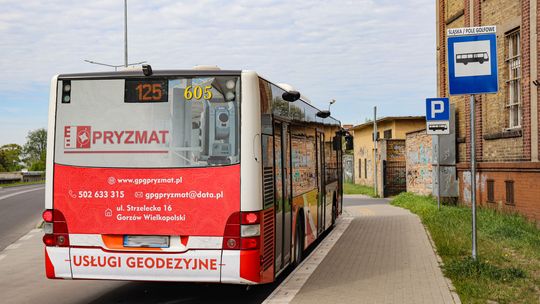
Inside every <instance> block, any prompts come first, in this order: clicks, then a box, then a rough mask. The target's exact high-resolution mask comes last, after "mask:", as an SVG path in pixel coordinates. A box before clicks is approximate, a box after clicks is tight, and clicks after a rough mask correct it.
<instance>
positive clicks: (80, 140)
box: [64, 126, 92, 149]
mask: <svg viewBox="0 0 540 304" xmlns="http://www.w3.org/2000/svg"><path fill="white" fill-rule="evenodd" d="M91 134H92V127H90V126H65V127H64V148H65V149H88V148H90V136H91Z"/></svg>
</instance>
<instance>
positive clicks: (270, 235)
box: [261, 208, 274, 271]
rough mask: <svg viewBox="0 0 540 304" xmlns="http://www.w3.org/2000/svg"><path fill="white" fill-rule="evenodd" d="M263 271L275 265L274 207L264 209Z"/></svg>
mask: <svg viewBox="0 0 540 304" xmlns="http://www.w3.org/2000/svg"><path fill="white" fill-rule="evenodd" d="M262 221H263V252H262V263H261V264H262V267H263V271H265V270H267V269H268V268H270V267H272V265H274V208H270V209H267V210H265V211H263V216H262Z"/></svg>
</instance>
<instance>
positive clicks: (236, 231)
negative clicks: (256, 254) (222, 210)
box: [222, 211, 261, 249]
mask: <svg viewBox="0 0 540 304" xmlns="http://www.w3.org/2000/svg"><path fill="white" fill-rule="evenodd" d="M260 218H261V217H260V212H259V211H255V212H253V211H250V212H235V213H233V214H231V216H229V219H228V220H227V224H226V225H225V232H224V234H223V244H222V248H223V249H259V247H260V235H261V226H260Z"/></svg>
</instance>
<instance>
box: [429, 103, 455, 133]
mask: <svg viewBox="0 0 540 304" xmlns="http://www.w3.org/2000/svg"><path fill="white" fill-rule="evenodd" d="M449 119H450V100H449V99H448V98H427V99H426V130H427V134H430V135H440V134H443V135H444V134H450V122H449Z"/></svg>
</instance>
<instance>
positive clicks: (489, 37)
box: [447, 26, 499, 260]
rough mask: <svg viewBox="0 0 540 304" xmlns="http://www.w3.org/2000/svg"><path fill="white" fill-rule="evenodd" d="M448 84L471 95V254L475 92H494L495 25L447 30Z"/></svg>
mask: <svg viewBox="0 0 540 304" xmlns="http://www.w3.org/2000/svg"><path fill="white" fill-rule="evenodd" d="M447 36H448V58H447V60H448V84H449V86H450V95H471V102H470V106H471V108H470V109H471V110H470V111H471V122H470V126H471V128H470V129H471V133H470V136H471V206H472V257H473V258H474V259H475V260H476V258H477V241H476V157H475V149H476V143H475V98H474V95H475V94H486V93H497V91H498V90H499V83H498V72H497V28H496V27H495V26H481V27H468V28H455V29H448V31H447Z"/></svg>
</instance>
